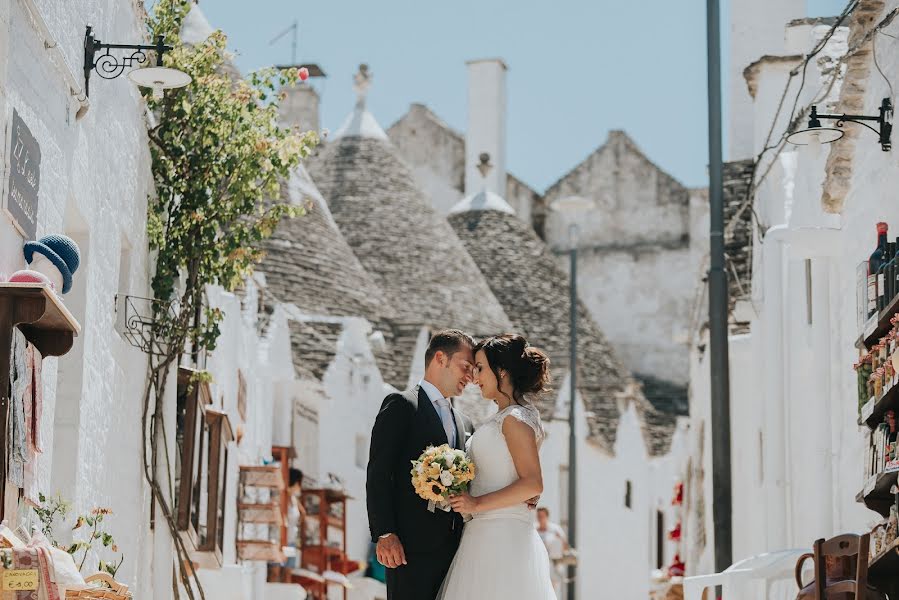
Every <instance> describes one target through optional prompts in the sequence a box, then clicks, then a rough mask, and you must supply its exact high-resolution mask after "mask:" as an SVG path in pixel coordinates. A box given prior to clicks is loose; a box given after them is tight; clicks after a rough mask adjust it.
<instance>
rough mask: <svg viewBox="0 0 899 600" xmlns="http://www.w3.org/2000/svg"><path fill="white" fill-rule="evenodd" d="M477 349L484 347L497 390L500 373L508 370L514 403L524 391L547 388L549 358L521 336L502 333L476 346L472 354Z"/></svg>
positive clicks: (543, 390) (545, 389)
mask: <svg viewBox="0 0 899 600" xmlns="http://www.w3.org/2000/svg"><path fill="white" fill-rule="evenodd" d="M478 350H483V351H484V354H485V355H486V356H487V363H488V364H489V366H490V370H491V371H493V374H494V375H495V376H496V381H497V389H498V388H499V385H498V384H499V382H500V381H501V380H502V378H501V377H500V373H499V372H500V371H501V370H502V371H505V372H506V373H508V375H509V378H510V380H511V383H512V390H513V392H512V393H513V396H514V397H513V398H512V400H514V401H515V402H516V403H518V404H520V403H521V400H522V398H523V397H524V395H525V394H540V393H542V392H545V391H547V390H548V389H549V388H548V386H549V383H550V375H549V357H548V356H547V355H546V353H545V352H544V351H543V350H540V349H539V348H535V347H534V346H531V345H530V344H528V341H527V340H526V339H524V338H523V337H521V336H520V335H518V334H514V333H505V334H503V335H495V336H493V337H489V338H487V339H485V340H483V341H481V342H479V343H478V344H477V345H476V346H475V348H474V353H475V354H477V353H478Z"/></svg>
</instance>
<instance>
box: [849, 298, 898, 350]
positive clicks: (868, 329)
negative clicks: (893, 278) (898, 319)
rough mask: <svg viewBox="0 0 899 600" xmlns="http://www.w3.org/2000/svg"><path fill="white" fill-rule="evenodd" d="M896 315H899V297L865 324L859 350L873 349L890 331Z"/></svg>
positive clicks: (858, 343)
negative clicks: (891, 322)
mask: <svg viewBox="0 0 899 600" xmlns="http://www.w3.org/2000/svg"><path fill="white" fill-rule="evenodd" d="M896 313H899V296H896V297H895V298H893V301H892V302H890V303H889V304H888V305H887V306H886V308H884V309H883V310H882V311H880V312H879V313H878V314H877V315H872V316H871V317H870V318H869V319H868V321H867V322H866V324H865V330H864V331H863V332H862V334H861V336H859V339H858V341H857V342H856V345H857V346H858V347H859V348H862V347H864V348H866V349H868V350H870V349H871V347H872V346H873V345H874V344H876V343H877V342H878V341H879V340H880V338H882V337H883V336H885V335H886V334H887V332H888V331H889V330H890V327H891V326H890V319H892V318H893V316H895V315H896Z"/></svg>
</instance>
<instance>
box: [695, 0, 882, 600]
mask: <svg viewBox="0 0 899 600" xmlns="http://www.w3.org/2000/svg"><path fill="white" fill-rule="evenodd" d="M896 8H897V3H896V2H880V1H863V2H860V3H858V4H857V5H856V6H855V8H854V11H852V12H851V13H850V14H848V15H847V16H846V18H845V19H844V20H842V21H840V20H838V19H837V18H830V19H802V18H797V17H800V16H801V15H802V13H803V11H804V4H803V3H801V2H769V3H763V5H760V4H759V3H758V2H754V3H752V2H738V3H736V8H735V9H734V11H733V13H734V15H746V14H750V13H752V14H756V15H763V14H764V15H765V17H764V20H762V18H761V16H760V17H759V20H758V21H751V20H750V21H747V22H746V25H745V27H746V28H747V30H746V31H745V32H744V35H745V37H744V40H745V41H744V42H743V43H742V45H741V44H737V45H735V47H734V50H733V52H734V56H735V57H736V56H738V57H739V60H740V61H742V63H740V64H736V63H732V69H731V77H732V78H734V81H732V84H731V87H732V88H734V87H735V86H737V83H738V82H737V81H735V80H736V79H740V80H742V81H739V84H740V85H745V88H744V89H745V90H746V91H747V93H748V95H749V99H750V101H751V103H750V104H748V105H744V104H740V105H738V104H737V103H733V104H732V105H731V107H730V109H731V111H734V112H737V113H738V114H739V118H737V117H734V118H732V119H731V124H730V137H731V140H732V142H733V141H734V140H741V142H740V143H739V144H737V143H732V145H731V156H730V160H731V161H732V162H731V163H729V164H728V165H726V168H725V176H726V177H725V178H726V179H728V178H730V180H731V182H732V187H731V188H730V189H726V190H725V200H726V205H727V206H728V218H729V220H732V222H733V223H734V224H735V225H736V230H737V231H740V230H742V231H743V232H744V235H743V237H742V239H735V238H730V241H731V243H732V244H733V245H732V246H731V249H735V250H739V249H740V248H742V250H741V251H742V252H743V253H744V256H743V258H740V259H738V260H736V261H735V264H737V266H738V267H739V268H740V269H741V271H742V273H743V275H744V277H743V278H742V279H743V281H742V283H743V285H744V289H743V290H742V292H741V290H737V289H735V288H734V285H733V281H732V285H731V293H732V294H733V295H734V296H736V298H735V300H736V301H735V302H734V303H732V307H733V310H732V319H731V324H732V328H731V336H730V375H731V379H730V381H731V398H730V406H731V453H732V458H731V465H732V473H733V486H732V495H733V531H734V536H733V558H734V560H735V561H738V560H741V559H745V558H747V557H750V556H753V555H757V554H759V553H762V552H772V551H778V550H786V549H806V551H809V550H810V548H811V545H812V543H813V542H814V540H816V539H818V538H827V537H831V536H833V535H836V534H840V533H847V532H855V533H864V532H866V531H869V530H870V529H871V526H872V524H873V523H874V522H876V521H879V520H880V519H881V516H880V515H878V514H877V513H875V512H873V511H871V510H868V509H866V508H865V505H864V504H862V503H859V502H857V501H856V494H857V493H859V492H861V491H862V490H863V488H864V486H865V483H866V480H865V477H864V462H865V455H866V448H867V445H868V441H867V435H868V433H869V430H868V427H867V426H860V425H859V424H858V402H857V383H856V376H855V373H854V371H853V369H852V365H853V363H854V362H855V361H856V360H858V357H859V350H858V349H857V348H856V341H857V339H858V338H859V335H860V333H861V331H860V327H859V324H858V319H857V301H856V283H857V269H858V266H859V264H860V263H862V261H865V260H866V259H867V257H868V256H869V255H870V254H871V252H872V250H873V249H874V247H875V245H876V233H875V223H876V222H878V221H887V222H888V223H890V225H894V223H896V221H897V218H899V214H897V211H896V209H895V207H894V206H893V203H891V202H890V201H889V198H890V197H891V195H892V190H893V189H894V188H895V185H896V183H897V178H899V171H897V169H896V166H895V160H893V152H884V151H882V150H881V147H880V144H879V143H878V139H877V135H876V134H874V133H873V132H870V131H868V130H866V129H864V128H863V127H861V126H858V125H853V124H851V123H847V124H846V125H845V134H846V135H845V136H844V137H843V138H842V139H840V140H838V141H836V142H835V143H833V144H828V145H826V146H822V147H818V148H815V147H812V146H794V145H790V144H785V145H783V146H782V147H781V146H780V145H778V144H777V141H778V140H779V139H781V136H782V135H784V134H786V133H788V132H790V131H794V130H796V129H800V128H803V127H804V126H805V125H804V124H805V123H806V122H807V119H808V112H807V111H808V108H809V107H810V106H811V105H812V104H815V105H817V106H818V109H819V112H820V113H828V114H833V113H837V114H840V113H849V114H873V115H876V114H877V112H878V107H879V106H880V104H881V100H882V99H883V98H884V97H892V94H893V92H892V90H891V89H890V84H891V83H892V82H894V81H896V77H897V76H899V62H897V61H896V59H895V56H894V54H895V52H894V51H895V49H896V41H895V40H894V39H893V38H891V37H888V36H887V35H886V34H889V35H893V32H892V31H891V29H890V27H889V26H886V28H884V30H883V31H884V33H883V34H875V33H873V29H874V28H875V27H877V26H878V24H879V23H881V22H882V20H883V19H884V18H885V17H886V16H887V15H888V14H890V12H891V11H893V10H895V9H896ZM781 11H782V12H781ZM771 14H778V15H780V19H779V21H778V22H777V24H776V25H775V24H774V23H772V21H771V20H770V15H771ZM775 34H776V35H775ZM873 44H876V59H877V63H876V64H875V49H874V47H873ZM813 50H817V51H816V52H814V56H813V58H811V59H810V60H809V61H808V64H807V67H806V68H805V81H804V84H802V79H801V77H800V74H801V73H802V70H803V65H804V62H805V57H806V56H807V55H809V54H810V53H812V52H813ZM732 60H737V59H736V58H732ZM878 66H879V69H880V70H881V71H882V73H883V74H882V75H881V74H880V73H879V72H878ZM791 74H794V75H793V76H791ZM785 93H786V96H785V97H786V98H787V99H788V100H789V102H787V103H786V108H785V109H780V110H779V109H778V105H779V103H780V98H781V97H782V96H784V94H785ZM793 98H796V99H797V100H796V104H797V109H796V111H795V113H794V114H795V117H794V119H793V120H794V122H793V123H791V122H790V121H791V117H790V113H789V112H788V111H789V110H790V105H791V104H792V101H793V100H792V99H793ZM824 126H825V127H827V126H833V122H825V123H824ZM875 127H876V124H875ZM769 131H771V138H770V139H769V137H768V136H769ZM767 145H776V146H777V147H776V148H775V149H773V150H765V151H763V149H764V148H765V147H766V146H767ZM744 159H749V160H748V162H744V163H743V164H742V166H741V165H740V164H739V161H740V160H744ZM753 161H755V162H756V163H757V164H756V167H755V170H754V173H755V182H756V189H755V191H754V193H753V194H752V195H749V194H748V193H747V192H748V185H749V182H750V181H751V180H752V169H751V166H752V162H753ZM746 165H748V167H749V168H748V171H747V167H746ZM740 188H741V189H740ZM739 206H746V207H748V208H750V209H752V210H751V211H749V210H747V211H745V212H744V214H742V215H736V211H735V210H734V209H735V208H736V207H739ZM753 213H754V214H753ZM746 250H748V251H749V253H748V257H749V260H746V256H745V251H746ZM730 258H731V261H732V262H733V258H734V257H733V256H731V257H730ZM750 267H751V268H750ZM747 281H749V282H750V283H751V285H749V286H746V285H745V284H746V282H747ZM707 350H708V347H707V342H706V336H705V332H704V331H703V327H702V324H701V322H700V327H699V328H697V330H695V331H694V353H693V357H692V361H691V362H692V365H691V391H692V393H691V399H690V412H691V420H692V430H693V434H694V435H693V436H692V437H693V439H692V440H691V442H690V445H691V447H692V449H691V458H690V470H691V477H690V482H689V483H690V485H689V491H688V505H689V506H688V508H689V510H690V517H689V519H688V524H687V527H686V535H687V541H688V545H689V549H690V553H689V559H688V561H687V564H688V569H689V571H690V572H691V573H693V574H704V573H710V572H712V571H713V570H714V564H713V548H714V530H713V527H712V514H711V512H712V511H711V508H712V502H711V498H712V480H711V473H712V471H711V452H710V449H711V434H712V432H711V428H710V422H709V418H710V412H709V392H708V377H709V373H708V352H707ZM788 566H789V565H788ZM795 593H796V589H795V584H792V583H790V582H786V583H784V584H783V587H782V588H780V589H779V590H778V594H777V595H769V597H772V598H773V597H782V598H787V597H790V598H792V597H794V596H795Z"/></svg>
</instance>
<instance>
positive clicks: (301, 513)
mask: <svg viewBox="0 0 899 600" xmlns="http://www.w3.org/2000/svg"><path fill="white" fill-rule="evenodd" d="M302 493H303V472H302V471H300V470H299V469H295V468H293V467H291V468H290V471H289V472H288V485H287V545H288V546H291V547H293V548H298V547H299V546H300V543H299V537H300V523H302V521H303V519H304V518H305V517H306V507H304V506H303V501H302V498H301V495H302ZM298 563H299V561H298V560H297V556H292V557H290V558H288V559H287V566H288V567H296V566H297V564H298Z"/></svg>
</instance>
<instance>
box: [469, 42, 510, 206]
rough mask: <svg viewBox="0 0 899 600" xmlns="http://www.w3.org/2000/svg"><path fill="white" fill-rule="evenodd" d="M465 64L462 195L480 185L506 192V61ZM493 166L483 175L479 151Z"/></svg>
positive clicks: (475, 61) (493, 59) (494, 60)
mask: <svg viewBox="0 0 899 600" xmlns="http://www.w3.org/2000/svg"><path fill="white" fill-rule="evenodd" d="M466 64H467V65H468V128H467V129H466V132H465V195H466V196H469V195H471V194H476V193H478V192H480V191H482V190H484V189H486V190H487V191H488V192H493V193H494V194H498V195H499V196H502V197H505V196H506V64H505V63H504V62H503V61H502V60H500V59H498V58H491V59H482V60H472V61H469V62H467V63H466ZM483 153H487V154H489V155H490V164H492V165H493V168H492V169H490V170H489V171H488V172H487V176H486V177H483V176H482V175H481V173H480V171H479V170H478V165H479V164H480V163H481V161H480V155H481V154H483Z"/></svg>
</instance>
